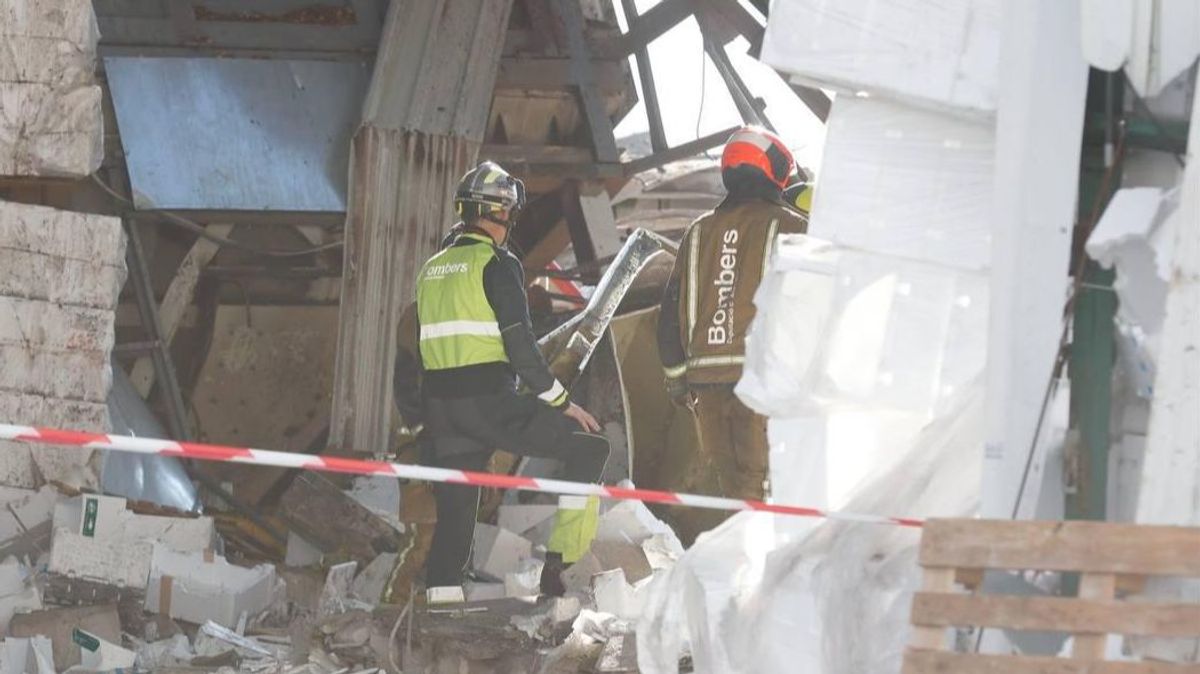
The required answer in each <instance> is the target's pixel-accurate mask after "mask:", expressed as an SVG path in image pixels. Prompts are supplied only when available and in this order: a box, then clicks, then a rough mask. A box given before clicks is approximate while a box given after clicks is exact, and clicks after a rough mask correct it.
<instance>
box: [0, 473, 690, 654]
mask: <svg viewBox="0 0 1200 674" xmlns="http://www.w3.org/2000/svg"><path fill="white" fill-rule="evenodd" d="M365 482H371V483H372V484H370V485H368V484H364V483H365ZM385 483H388V484H385ZM60 489H65V488H61V487H55V486H44V487H42V488H41V489H39V490H28V489H20V488H12V487H0V637H3V638H2V639H0V672H6V673H7V672H20V673H23V674H57V673H59V672H66V671H72V672H109V671H118V670H120V671H162V672H169V671H180V668H184V669H185V671H196V670H200V671H223V672H288V673H289V674H333V673H335V672H345V673H346V674H350V673H355V674H357V673H360V672H363V673H366V672H375V671H386V672H396V673H399V672H410V671H421V672H424V671H447V670H446V669H445V668H447V667H449V668H451V670H452V671H460V670H461V671H467V670H462V669H461V668H468V669H469V671H477V670H476V669H471V668H478V667H482V668H484V669H482V670H478V671H491V669H489V668H503V667H508V668H509V669H508V670H507V671H529V672H575V671H597V672H626V671H636V657H637V656H636V643H635V640H636V634H635V624H636V621H637V619H638V617H639V616H640V615H641V612H642V607H643V605H644V603H645V600H646V596H647V588H648V587H649V586H650V584H651V583H652V582H654V580H655V579H656V578H660V577H661V576H663V575H664V574H665V573H666V571H668V570H669V569H670V568H671V567H672V566H673V565H674V563H675V561H676V560H677V559H679V557H680V556H682V554H683V546H682V545H681V544H680V542H679V540H678V538H676V537H675V535H674V533H673V532H672V531H671V530H670V528H668V527H667V526H666V525H665V524H663V523H662V522H661V521H659V520H658V519H657V518H656V517H655V516H654V515H652V514H651V513H650V511H649V510H648V509H647V508H646V506H645V505H643V504H641V503H639V502H622V503H618V504H609V503H604V504H600V503H598V502H596V501H595V500H593V501H591V502H588V503H587V504H585V505H584V506H582V507H581V506H580V504H579V503H576V501H578V499H573V498H571V497H564V499H563V502H562V504H561V505H554V504H547V503H515V502H514V503H510V504H505V505H500V506H499V508H498V510H497V511H496V512H495V516H494V521H495V524H488V523H483V522H481V523H479V524H478V525H477V529H476V533H475V550H474V554H473V558H472V568H471V580H470V581H469V582H468V583H467V584H466V587H465V588H464V594H461V595H459V594H457V593H453V592H452V593H448V594H447V595H446V596H444V597H439V596H434V597H427V596H426V594H425V593H424V592H422V591H420V590H421V588H420V587H419V586H416V587H413V588H410V587H408V586H404V587H400V586H399V584H398V583H397V580H396V579H397V577H398V576H399V574H400V570H401V569H402V568H403V567H404V565H405V563H406V562H409V561H411V560H408V557H409V555H410V554H411V551H412V549H413V547H414V543H413V542H414V540H415V539H414V538H412V537H406V533H409V532H407V530H406V525H405V524H404V523H402V522H401V521H400V520H399V518H398V517H397V513H398V512H399V506H400V502H399V497H400V485H399V484H398V483H397V481H395V480H390V481H389V480H386V479H381V478H358V479H357V480H355V481H352V482H349V483H345V484H335V483H334V482H333V481H332V480H329V479H327V478H325V477H322V476H319V475H315V474H309V473H304V474H300V475H297V476H296V477H295V478H294V479H293V480H292V482H291V484H290V486H289V487H288V489H287V490H286V491H285V492H284V493H283V494H281V497H280V499H279V507H278V509H277V515H278V517H269V518H268V519H267V520H264V523H267V524H274V523H278V522H283V523H285V524H286V526H287V527H288V531H287V536H286V540H287V545H286V552H285V548H284V547H283V546H282V545H281V546H279V547H278V549H277V554H276V556H275V558H269V557H264V556H262V555H256V554H255V553H253V552H252V548H251V547H249V546H246V545H244V543H243V540H242V538H241V536H239V535H237V534H238V532H237V531H234V530H230V529H229V524H228V522H229V519H230V517H232V515H230V514H228V513H223V512H219V511H213V512H212V516H197V515H196V514H194V513H180V512H175V511H169V510H167V509H165V508H163V507H161V506H154V505H150V504H147V503H145V502H139V501H131V500H127V499H125V498H120V497H115V496H108V495H101V494H93V493H75V492H73V493H67V492H66V491H60ZM581 513H585V515H584V518H583V519H584V520H585V521H586V522H587V525H586V526H584V527H582V528H570V530H571V531H572V532H573V533H572V536H575V538H573V539H572V540H570V541H568V542H567V544H566V548H563V546H564V542H563V541H564V538H563V534H562V532H563V530H564V527H563V526H562V523H563V522H568V521H580V520H579V517H580V514H581ZM586 513H591V516H590V517H587V516H586ZM298 520H304V524H303V525H302V526H293V525H292V522H293V521H298ZM580 532H582V533H580ZM281 535H282V534H281ZM560 549H562V550H564V551H563V552H558V551H557V550H560ZM439 599H449V601H439ZM500 671H506V670H503V669H501V670H500Z"/></svg>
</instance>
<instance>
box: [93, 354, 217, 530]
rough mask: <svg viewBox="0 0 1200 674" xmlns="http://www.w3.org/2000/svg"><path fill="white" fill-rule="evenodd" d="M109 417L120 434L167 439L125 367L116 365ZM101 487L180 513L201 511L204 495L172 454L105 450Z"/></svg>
mask: <svg viewBox="0 0 1200 674" xmlns="http://www.w3.org/2000/svg"><path fill="white" fill-rule="evenodd" d="M112 371H113V383H112V390H111V391H109V394H108V416H109V419H110V420H111V423H112V432H113V433H115V434H117V435H131V436H141V437H146V438H165V437H167V434H166V429H164V428H163V427H162V424H160V423H158V419H156V418H155V417H154V414H153V413H152V412H151V411H150V408H149V407H147V406H146V401H144V400H142V397H141V395H139V394H138V392H137V389H135V388H134V387H133V383H132V382H130V381H129V377H128V376H127V375H126V374H125V370H124V368H122V367H120V366H119V365H117V364H116V363H114V364H113V366H112ZM100 488H101V489H102V490H103V491H104V493H106V494H112V495H114V496H124V497H125V498H128V499H131V500H134V501H148V502H150V503H155V504H157V505H160V506H164V507H167V508H173V509H175V510H178V511H180V512H195V513H198V512H200V507H201V505H200V496H199V494H198V493H197V492H196V487H195V485H193V484H192V480H191V478H189V477H188V474H187V471H186V470H184V468H183V463H182V462H181V461H180V460H179V459H177V458H175V457H170V456H152V455H147V454H131V453H128V452H104V459H103V462H102V463H101V466H100Z"/></svg>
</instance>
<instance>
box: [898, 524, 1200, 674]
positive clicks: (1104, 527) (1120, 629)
mask: <svg viewBox="0 0 1200 674" xmlns="http://www.w3.org/2000/svg"><path fill="white" fill-rule="evenodd" d="M920 563H921V567H922V569H923V572H924V588H923V590H922V591H921V592H918V593H917V595H916V596H915V597H914V598H913V607H912V623H913V633H912V637H911V640H910V642H909V648H908V651H907V652H906V653H905V656H904V669H903V674H934V673H937V674H951V673H953V674H1035V673H1036V674H1200V665H1181V664H1171V663H1161V662H1112V661H1106V660H1105V659H1104V658H1105V640H1106V637H1107V635H1108V634H1123V635H1136V636H1159V637H1193V638H1194V637H1200V604H1182V603H1163V602H1158V603H1146V602H1141V601H1138V602H1134V601H1125V600H1124V599H1122V598H1121V595H1122V594H1124V590H1125V589H1129V588H1137V587H1140V585H1141V584H1142V583H1143V582H1144V580H1145V579H1146V578H1147V577H1151V576H1180V577H1200V528H1190V527H1161V526H1137V525H1128V524H1111V523H1106V522H1008V521H989V520H931V521H929V522H928V523H927V524H926V526H925V528H924V531H923V533H922V537H921V553H920ZM987 569H1002V570H1040V571H1062V572H1077V573H1080V574H1081V576H1080V584H1079V596H1078V597H1036V596H1011V595H994V594H984V593H982V592H981V591H980V587H981V584H982V579H983V573H984V571H985V570H987ZM959 585H962V586H963V587H964V588H965V589H964V590H960V589H959V588H958V586H959ZM950 627H988V628H1006V629H1015V630H1031V631H1054V632H1068V633H1070V634H1072V635H1074V637H1075V643H1074V648H1073V650H1072V651H1071V654H1070V656H1069V657H1065V658H1048V657H1025V656H1007V655H981V654H974V653H954V652H949V651H948V650H947V628H950Z"/></svg>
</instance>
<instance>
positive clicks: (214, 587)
mask: <svg viewBox="0 0 1200 674" xmlns="http://www.w3.org/2000/svg"><path fill="white" fill-rule="evenodd" d="M275 584H276V577H275V568H274V567H273V566H270V565H268V564H260V565H258V566H255V567H252V568H246V567H242V566H236V565H234V564H230V563H229V562H228V561H226V560H225V558H224V557H221V556H219V555H215V554H212V553H211V552H210V551H205V552H177V551H175V550H172V549H170V548H169V547H167V546H166V545H164V544H162V543H158V544H155V546H154V553H153V557H152V559H151V563H150V573H149V581H148V582H147V583H146V601H145V603H144V607H145V609H146V610H147V611H149V612H151V613H158V614H160V615H166V616H169V617H171V618H175V619H178V620H184V621H187V622H190V623H196V624H203V623H205V622H207V621H213V622H216V623H218V624H220V625H225V626H233V625H236V624H237V622H238V619H239V618H240V617H241V615H242V614H243V613H245V614H247V615H249V616H255V615H257V614H258V613H260V612H261V611H263V610H264V609H266V608H267V607H269V606H270V605H271V602H272V600H273V599H274V598H275V592H276V588H275Z"/></svg>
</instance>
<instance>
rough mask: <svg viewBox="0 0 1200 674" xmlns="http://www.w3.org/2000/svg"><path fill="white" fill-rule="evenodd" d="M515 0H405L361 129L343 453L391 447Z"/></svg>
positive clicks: (339, 435)
mask: <svg viewBox="0 0 1200 674" xmlns="http://www.w3.org/2000/svg"><path fill="white" fill-rule="evenodd" d="M511 10H512V0H483V1H482V2H481V1H480V0H394V1H393V2H392V4H391V6H390V7H389V9H388V17H387V23H386V24H385V26H384V31H383V37H382V38H381V40H380V45H379V53H378V55H377V57H376V63H375V72H374V75H373V76H372V80H371V91H370V94H369V95H368V96H367V99H366V102H365V103H364V105H363V116H362V117H363V123H362V126H361V128H360V129H359V130H358V131H357V132H356V133H355V137H354V151H353V160H352V164H351V178H350V180H351V186H352V192H351V195H350V207H349V208H348V209H347V216H346V234H345V239H346V246H345V253H344V254H345V262H344V265H343V268H344V269H345V271H344V276H343V279H342V301H341V316H340V320H339V328H340V331H339V333H338V350H337V361H336V365H335V367H334V382H333V412H332V419H331V422H330V432H329V444H330V446H331V447H332V448H334V449H341V450H346V449H354V450H359V451H367V452H374V451H380V450H382V449H384V448H386V447H387V446H388V440H389V436H388V432H389V430H390V427H389V422H390V420H391V418H392V416H393V414H394V410H393V405H392V387H391V378H392V368H393V365H394V364H395V362H396V328H397V325H398V324H399V319H400V314H401V313H402V312H403V311H404V308H405V307H406V306H407V305H408V304H409V302H411V301H412V298H413V297H414V295H415V292H414V291H415V287H414V286H415V282H416V277H417V272H418V270H419V269H420V266H421V265H422V264H423V263H424V262H425V260H426V259H427V258H428V257H429V256H430V255H432V254H433V253H434V252H435V251H436V250H437V244H438V242H439V241H440V240H441V237H442V236H443V235H444V234H445V232H446V230H447V229H448V228H449V227H450V225H451V224H452V223H453V222H454V213H453V211H452V210H451V199H452V198H453V196H454V190H455V188H456V186H457V184H458V179H459V178H460V177H461V176H462V175H463V173H465V172H466V171H467V169H469V168H470V167H471V165H472V164H474V163H475V158H476V156H477V155H478V154H479V146H480V144H481V143H482V141H483V135H484V131H485V125H486V124H487V119H488V109H489V107H490V105H491V100H492V89H493V88H494V86H495V81H496V72H497V70H498V68H499V64H500V57H501V52H502V49H503V46H504V37H505V31H504V29H503V28H502V27H503V26H507V25H508V16H509V12H510V11H511Z"/></svg>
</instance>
